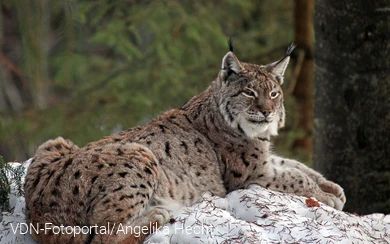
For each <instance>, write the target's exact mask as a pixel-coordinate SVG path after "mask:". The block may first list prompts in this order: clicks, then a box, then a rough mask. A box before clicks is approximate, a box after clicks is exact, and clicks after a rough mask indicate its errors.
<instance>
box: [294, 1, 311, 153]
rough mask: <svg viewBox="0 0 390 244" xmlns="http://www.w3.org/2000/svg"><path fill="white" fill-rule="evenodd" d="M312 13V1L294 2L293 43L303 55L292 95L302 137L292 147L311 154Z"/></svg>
mask: <svg viewBox="0 0 390 244" xmlns="http://www.w3.org/2000/svg"><path fill="white" fill-rule="evenodd" d="M313 11H314V1H307V0H295V10H294V20H295V43H296V44H297V47H298V50H299V51H300V52H301V53H302V54H300V55H304V58H303V62H302V64H301V65H302V67H301V69H300V73H299V75H298V77H297V80H296V86H295V88H294V92H293V95H294V97H295V99H296V101H297V102H298V104H299V119H298V126H299V128H300V129H302V130H303V132H304V136H303V137H302V138H299V139H296V140H295V141H294V144H293V147H294V148H300V149H303V150H305V151H306V152H307V153H309V154H311V153H312V149H313V146H312V136H311V135H312V128H313V123H312V121H313V118H312V117H313V114H312V110H313V98H312V91H313V39H314V33H313Z"/></svg>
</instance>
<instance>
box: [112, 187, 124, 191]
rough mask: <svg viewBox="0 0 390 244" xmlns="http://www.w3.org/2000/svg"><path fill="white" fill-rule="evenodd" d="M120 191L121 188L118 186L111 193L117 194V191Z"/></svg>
mask: <svg viewBox="0 0 390 244" xmlns="http://www.w3.org/2000/svg"><path fill="white" fill-rule="evenodd" d="M122 189H123V186H119V187H117V188H115V189H114V190H113V192H117V191H120V190H122Z"/></svg>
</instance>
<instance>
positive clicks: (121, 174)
mask: <svg viewBox="0 0 390 244" xmlns="http://www.w3.org/2000/svg"><path fill="white" fill-rule="evenodd" d="M118 175H119V176H120V177H122V178H125V176H126V175H127V172H121V173H118Z"/></svg>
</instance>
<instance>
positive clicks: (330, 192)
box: [25, 46, 346, 244]
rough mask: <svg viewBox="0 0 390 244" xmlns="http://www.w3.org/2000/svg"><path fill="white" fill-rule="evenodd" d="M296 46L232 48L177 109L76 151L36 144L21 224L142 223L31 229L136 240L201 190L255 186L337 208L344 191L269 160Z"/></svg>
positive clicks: (47, 239) (59, 238)
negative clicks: (273, 57) (266, 52)
mask: <svg viewBox="0 0 390 244" xmlns="http://www.w3.org/2000/svg"><path fill="white" fill-rule="evenodd" d="M293 49H294V46H290V48H289V49H288V51H287V52H286V55H285V57H283V58H282V59H281V60H279V61H277V62H274V63H271V64H268V65H255V64H249V63H244V62H241V61H239V59H238V58H237V57H236V55H235V54H234V53H233V49H232V47H231V48H230V51H229V52H228V53H227V54H226V55H225V56H224V57H223V59H222V67H221V70H220V71H219V73H218V76H217V78H216V79H215V80H214V81H213V82H212V84H211V85H210V86H209V87H208V88H207V89H206V90H205V91H203V92H201V93H200V94H198V95H196V96H194V97H192V98H191V99H190V100H189V101H188V102H187V103H185V104H184V105H183V106H182V107H181V108H179V109H172V110H169V111H167V112H164V113H163V114H161V115H160V116H159V117H158V118H157V119H155V120H154V121H152V122H151V123H149V124H148V125H146V126H144V127H137V128H133V129H129V130H127V131H123V132H121V133H119V134H116V135H112V136H107V137H105V138H103V139H101V140H99V141H96V142H91V143H89V144H87V145H86V146H85V147H83V148H79V147H77V146H76V145H75V144H74V143H72V142H71V141H69V140H65V139H63V138H61V137H59V138H57V139H54V140H49V141H47V142H46V143H44V144H42V145H41V146H40V147H39V148H38V150H37V152H36V154H35V156H34V158H33V161H32V163H31V165H30V167H29V169H28V172H27V176H26V180H25V197H26V207H27V208H26V213H27V221H28V222H29V223H31V224H33V225H34V226H36V225H40V226H44V225H45V223H51V225H53V226H65V227H67V226H105V227H109V226H111V227H112V226H118V225H120V224H122V225H126V226H133V227H135V226H138V227H145V228H146V229H147V232H146V233H144V235H141V236H136V235H134V234H131V233H130V234H124V233H123V232H120V233H116V232H115V230H116V228H117V227H115V228H114V232H111V233H106V234H101V233H98V232H97V231H96V229H95V231H91V233H88V234H78V235H74V233H71V234H66V233H64V232H61V233H62V234H55V233H54V232H53V231H50V230H46V231H45V232H44V231H40V233H39V234H36V233H34V232H33V238H34V239H35V240H37V241H38V242H40V243H53V244H54V243H140V242H142V241H143V240H144V239H145V238H146V236H147V235H148V234H150V233H151V232H153V228H150V226H156V227H159V226H161V225H163V224H164V223H166V222H167V221H168V220H169V218H170V213H171V211H172V209H173V208H175V207H177V206H186V205H191V204H194V203H196V202H199V201H200V200H202V194H204V193H211V194H213V195H216V196H221V197H223V196H225V195H226V194H227V193H229V192H231V191H233V190H236V189H242V188H246V187H247V186H248V185H250V184H258V185H260V186H263V187H265V188H269V189H272V190H276V191H281V192H286V193H292V194H296V195H300V196H305V197H315V198H316V199H318V200H319V201H321V202H323V203H325V204H327V205H329V206H331V207H334V208H336V209H342V208H343V206H344V203H345V200H346V199H345V196H344V193H343V189H342V188H341V187H340V186H339V185H337V184H335V183H332V182H330V181H327V180H326V179H325V178H324V177H323V176H321V175H320V174H319V173H317V172H315V171H314V170H312V169H310V168H308V167H306V166H305V165H303V164H302V163H299V162H297V161H295V160H291V159H287V158H282V157H279V156H276V155H273V154H271V152H270V139H271V137H272V136H276V135H277V133H278V129H279V128H281V127H283V126H284V122H285V111H284V106H283V92H282V90H281V85H282V83H283V75H284V73H285V70H286V67H287V65H288V62H289V59H290V54H291V52H292V50H293Z"/></svg>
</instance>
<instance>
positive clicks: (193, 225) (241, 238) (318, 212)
mask: <svg viewBox="0 0 390 244" xmlns="http://www.w3.org/2000/svg"><path fill="white" fill-rule="evenodd" d="M29 163H30V161H27V162H26V163H24V164H23V165H22V166H23V167H28V165H29ZM10 202H11V206H12V207H13V211H12V212H11V213H3V218H2V221H1V222H0V243H2V244H3V243H4V244H8V243H27V244H33V243H35V242H34V241H33V240H32V238H31V236H30V235H29V234H28V233H27V234H23V232H26V230H27V229H26V228H20V227H21V225H20V223H25V221H24V213H25V210H24V207H25V201H24V198H23V197H15V196H14V195H11V196H10ZM18 223H19V225H18ZM22 225H23V224H22ZM18 226H19V228H18V229H17V230H16V228H17V227H18ZM20 230H22V231H20ZM146 243H256V244H257V243H375V244H377V243H390V215H384V214H371V215H366V216H357V215H354V214H350V213H346V212H342V211H337V210H335V209H333V208H330V207H328V206H326V205H324V204H322V203H319V204H318V203H317V202H316V201H315V200H314V199H311V200H308V199H306V198H304V197H298V196H294V195H290V194H284V193H279V192H274V191H270V190H267V189H264V188H262V187H260V186H256V185H251V186H250V187H249V189H245V190H237V191H234V192H231V193H230V194H228V195H227V196H226V197H225V198H220V197H211V196H205V198H204V200H203V201H202V202H201V203H198V204H195V205H193V206H191V207H185V208H181V209H177V210H176V212H174V213H173V217H172V220H171V221H170V222H169V223H167V224H166V225H165V226H163V227H162V228H160V229H159V230H157V231H156V232H155V233H154V234H153V235H151V236H150V237H149V238H148V239H147V240H146Z"/></svg>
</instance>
